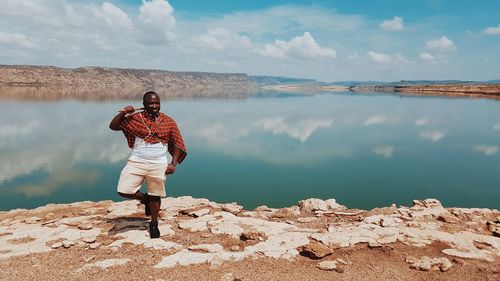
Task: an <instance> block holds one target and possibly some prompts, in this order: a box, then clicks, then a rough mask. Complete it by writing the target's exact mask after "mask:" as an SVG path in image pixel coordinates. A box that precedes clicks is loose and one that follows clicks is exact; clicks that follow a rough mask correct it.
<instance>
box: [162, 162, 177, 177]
mask: <svg viewBox="0 0 500 281" xmlns="http://www.w3.org/2000/svg"><path fill="white" fill-rule="evenodd" d="M175 169H176V167H175V165H174V164H168V167H167V170H166V171H165V175H170V174H173V173H175Z"/></svg>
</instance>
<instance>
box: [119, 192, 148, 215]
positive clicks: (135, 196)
mask: <svg viewBox="0 0 500 281" xmlns="http://www.w3.org/2000/svg"><path fill="white" fill-rule="evenodd" d="M118 195H120V196H121V197H125V198H128V199H136V200H139V201H141V203H142V204H144V206H145V210H144V212H145V213H146V216H149V215H150V213H151V212H150V210H149V204H148V202H149V198H150V196H148V195H147V194H144V193H141V192H140V191H137V192H136V193H134V194H126V193H121V192H118Z"/></svg>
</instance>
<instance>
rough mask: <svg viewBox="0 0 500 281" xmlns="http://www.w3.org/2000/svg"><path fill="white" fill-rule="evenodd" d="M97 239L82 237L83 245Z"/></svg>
mask: <svg viewBox="0 0 500 281" xmlns="http://www.w3.org/2000/svg"><path fill="white" fill-rule="evenodd" d="M95 240H97V238H96V237H95V236H89V237H83V238H82V241H83V242H85V243H89V244H90V243H94V242H95Z"/></svg>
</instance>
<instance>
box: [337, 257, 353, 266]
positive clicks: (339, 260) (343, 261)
mask: <svg viewBox="0 0 500 281" xmlns="http://www.w3.org/2000/svg"><path fill="white" fill-rule="evenodd" d="M336 261H337V262H338V263H341V264H343V265H348V264H350V263H349V262H347V261H346V260H344V259H341V258H338V259H336Z"/></svg>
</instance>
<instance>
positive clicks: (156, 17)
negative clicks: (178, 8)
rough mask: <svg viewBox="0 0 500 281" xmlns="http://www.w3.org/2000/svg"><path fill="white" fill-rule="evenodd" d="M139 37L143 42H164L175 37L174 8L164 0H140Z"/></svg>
mask: <svg viewBox="0 0 500 281" xmlns="http://www.w3.org/2000/svg"><path fill="white" fill-rule="evenodd" d="M139 20H140V21H141V24H142V25H141V27H142V30H141V35H142V37H141V39H142V42H143V43H145V44H152V45H156V44H164V43H166V42H169V41H172V40H174V38H175V33H174V29H175V23H176V21H175V17H174V8H172V6H171V5H170V4H169V3H168V1H165V0H151V1H148V0H142V5H141V6H140V7H139Z"/></svg>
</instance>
